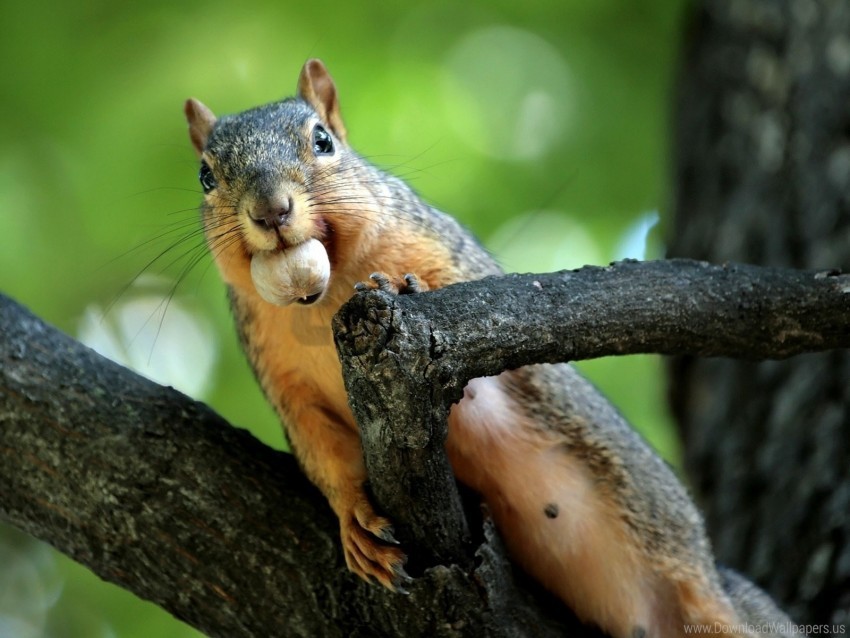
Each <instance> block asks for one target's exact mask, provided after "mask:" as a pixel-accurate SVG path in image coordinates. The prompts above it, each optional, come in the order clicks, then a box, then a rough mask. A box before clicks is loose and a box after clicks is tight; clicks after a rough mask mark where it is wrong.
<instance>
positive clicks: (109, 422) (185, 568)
mask: <svg viewBox="0 0 850 638" xmlns="http://www.w3.org/2000/svg"><path fill="white" fill-rule="evenodd" d="M0 335H2V338H0V517H2V518H3V519H4V520H6V521H8V522H9V523H11V524H12V525H14V526H16V527H18V528H20V529H22V530H24V531H26V532H28V533H30V534H32V535H33V536H35V537H36V538H40V539H42V540H45V541H47V542H49V543H50V544H52V545H53V546H54V547H56V548H57V549H59V550H60V551H62V552H64V553H65V554H67V555H69V556H70V557H72V558H74V559H75V560H77V561H79V562H80V563H82V564H84V565H86V566H87V567H89V568H90V569H92V570H93V571H94V572H95V573H97V574H98V575H99V576H101V577H102V578H104V579H105V580H109V581H111V582H114V583H116V584H118V585H120V586H121V587H124V588H126V589H128V590H129V591H132V592H133V593H135V594H137V595H138V596H141V597H142V598H146V599H148V600H151V601H153V602H154V603H156V604H158V605H160V606H161V607H162V608H164V609H166V610H167V611H169V612H171V613H172V614H174V615H175V616H177V617H178V618H180V619H182V620H184V621H186V622H188V623H189V624H191V625H193V626H195V627H197V628H198V629H200V630H201V631H203V632H205V633H207V634H208V635H210V636H222V637H227V638H233V637H239V636H262V637H263V638H265V637H267V636H287V637H289V636H305V637H310V638H314V637H315V636H330V637H332V636H352V635H369V636H388V637H394V638H395V637H397V636H405V635H409V636H424V635H434V636H451V637H457V636H471V637H477V636H538V635H539V636H556V635H559V636H562V635H565V632H566V635H575V636H581V635H585V636H589V635H593V633H592V632H590V631H589V630H587V629H585V628H582V627H579V626H578V625H577V623H576V621H574V620H573V621H572V629H571V630H570V629H568V627H569V626H568V625H565V624H563V622H562V621H555V620H552V618H553V617H556V616H555V615H557V616H560V617H561V618H563V617H566V618H569V614H567V613H565V612H564V610H563V608H562V607H560V606H559V605H556V604H553V603H552V601H547V603H546V604H548V606H549V608H550V611H548V612H547V613H548V615H547V614H545V613H543V612H542V611H541V605H540V603H539V602H537V601H536V600H535V599H534V597H533V595H532V594H529V593H527V592H524V591H522V590H520V589H517V587H516V586H515V584H514V580H513V571H512V569H511V567H510V566H509V564H508V563H507V562H506V560H505V559H504V554H503V552H502V550H501V546H500V543H499V542H498V538H496V537H495V535H494V534H493V533H492V530H491V529H490V528H485V529H484V534H485V535H486V536H487V538H486V540H484V542H483V544H482V545H481V546H480V547H479V548H478V552H477V556H478V560H477V565H478V566H477V568H476V569H475V570H472V569H469V570H461V569H459V568H458V567H456V566H449V567H439V568H437V569H434V570H430V571H429V572H428V573H427V574H425V575H424V576H423V577H421V578H419V579H417V581H416V583H415V584H414V585H413V586H412V587H411V588H410V591H411V593H410V595H409V596H401V595H398V594H392V593H390V592H388V591H386V590H384V589H382V588H379V587H375V586H370V585H367V584H366V583H363V582H361V581H360V580H358V579H357V578H356V577H353V576H351V575H350V574H349V573H348V571H347V570H346V568H345V565H344V561H343V560H342V556H341V552H340V548H339V541H338V533H339V532H338V523H337V521H336V518H335V517H334V515H333V514H332V513H331V511H330V510H329V508H328V506H327V505H326V503H325V500H324V497H323V496H322V495H321V494H319V493H318V491H317V490H315V488H314V487H313V486H312V485H311V484H310V483H309V482H308V481H307V480H306V479H305V478H304V477H303V475H302V474H301V472H300V471H299V470H298V468H297V467H296V465H295V462H294V459H293V458H292V457H291V456H290V455H288V454H283V453H279V452H275V451H274V450H271V449H269V448H267V447H266V446H264V445H262V444H261V443H259V442H258V441H257V440H256V439H254V438H253V437H252V436H251V435H250V434H249V433H248V432H246V431H244V430H240V429H237V428H234V427H232V426H230V425H229V424H227V423H226V422H224V421H223V420H222V419H221V418H220V417H218V416H217V415H216V414H215V413H213V412H212V411H211V410H210V409H209V408H207V407H206V406H204V405H203V404H200V403H197V402H195V401H192V400H191V399H189V398H188V397H186V396H184V395H182V394H180V393H179V392H176V391H174V390H172V389H170V388H164V387H162V386H159V385H157V384H155V383H152V382H150V381H147V380H145V379H143V378H141V377H139V376H138V375H136V374H134V373H133V372H131V371H129V370H127V369H125V368H122V367H120V366H118V365H116V364H114V363H112V362H110V361H108V360H106V359H104V358H102V357H100V356H99V355H97V354H96V353H94V352H93V351H91V350H89V349H88V348H86V347H85V346H83V345H81V344H79V343H77V342H76V341H74V340H73V339H70V338H69V337H67V336H65V335H64V334H62V333H60V332H59V331H57V330H55V329H53V328H51V327H49V326H47V325H45V324H44V323H43V322H41V321H40V320H39V319H38V318H36V317H34V316H33V315H32V314H30V313H29V312H27V311H26V310H25V309H23V308H22V307H21V306H19V305H17V304H16V303H14V302H13V301H11V300H10V299H8V298H6V297H3V296H2V295H0ZM433 514H434V515H435V516H439V513H438V512H434V513H433Z"/></svg>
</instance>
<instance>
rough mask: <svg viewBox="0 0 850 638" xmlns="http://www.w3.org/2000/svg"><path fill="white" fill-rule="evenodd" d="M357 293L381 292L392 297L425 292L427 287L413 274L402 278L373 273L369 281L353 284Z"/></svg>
mask: <svg viewBox="0 0 850 638" xmlns="http://www.w3.org/2000/svg"><path fill="white" fill-rule="evenodd" d="M354 289H355V290H356V291H357V292H364V291H366V290H382V291H384V292H388V293H390V294H392V295H412V294H415V293H417V292H425V291H426V290H428V286H427V285H426V284H425V283H424V282H422V281H421V280H420V279H419V277H417V276H416V275H414V274H411V273H407V274H406V275H404V276H403V277H389V276H388V275H386V274H384V273H382V272H373V273H372V274H371V275H369V281H358V282H357V283H356V284H354Z"/></svg>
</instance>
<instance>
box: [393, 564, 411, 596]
mask: <svg viewBox="0 0 850 638" xmlns="http://www.w3.org/2000/svg"><path fill="white" fill-rule="evenodd" d="M412 584H413V579H412V578H411V577H410V576H409V575H408V573H407V572H406V571H404V567H399V568H397V569H396V575H395V578H393V588H394V589H395V591H396V593H398V594H403V595H405V596H409V595H410V591H409V590H408V589H407V588H408V587H410V586H411V585H412Z"/></svg>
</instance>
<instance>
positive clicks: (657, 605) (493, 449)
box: [448, 373, 736, 638]
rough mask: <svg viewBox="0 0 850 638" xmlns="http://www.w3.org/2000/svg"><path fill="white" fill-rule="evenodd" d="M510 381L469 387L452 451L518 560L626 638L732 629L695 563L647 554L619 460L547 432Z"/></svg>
mask: <svg viewBox="0 0 850 638" xmlns="http://www.w3.org/2000/svg"><path fill="white" fill-rule="evenodd" d="M512 374H515V373H505V374H503V375H501V376H500V377H490V378H485V379H475V380H473V381H472V382H470V383H469V385H468V386H467V389H466V393H465V396H464V399H463V400H462V401H461V402H460V403H459V404H458V405H457V406H455V407H454V409H453V410H452V413H451V417H450V426H449V440H448V451H449V457H450V459H451V461H452V465H453V467H454V470H455V472H456V473H457V475H458V478H460V479H461V481H463V482H465V483H467V484H468V485H470V486H471V487H473V488H474V489H476V490H477V491H479V492H480V493H481V494H482V495H483V497H484V500H485V501H486V503H487V505H488V507H489V509H490V511H491V513H492V515H493V518H494V520H495V521H496V524H497V527H498V528H499V530H500V533H501V534H502V536H503V538H504V539H505V542H506V545H507V546H508V549H509V551H510V552H511V554H512V556H513V557H514V559H515V560H516V561H517V562H518V563H519V564H521V565H522V567H523V568H524V569H525V570H526V571H528V572H529V573H530V574H531V575H532V576H534V577H535V578H536V579H537V580H539V581H540V582H541V583H542V584H543V585H544V586H546V587H547V588H548V589H550V590H551V591H552V592H554V593H555V594H557V595H558V596H559V597H560V598H562V599H563V600H564V601H565V602H567V604H568V605H569V606H570V607H571V608H572V609H573V610H574V611H575V612H576V614H577V615H578V616H579V617H580V618H581V619H582V620H584V621H586V622H590V623H593V624H595V625H598V626H599V627H601V628H602V629H604V630H605V631H607V632H609V633H611V634H612V635H614V636H617V637H619V638H633V637H639V636H653V637H655V636H658V637H662V638H663V637H672V636H683V635H685V629H684V625H685V624H689V625H691V626H692V627H693V626H694V625H696V624H706V625H709V624H710V625H712V627H716V626H717V625H716V624H715V623H720V624H721V625H728V626H732V625H734V624H735V619H736V614H735V611H734V609H733V608H732V606H731V604H730V603H729V601H728V599H727V598H726V596H725V595H724V594H723V592H722V590H720V588H719V585H716V586H715V585H714V581H713V579H712V574H711V573H704V571H703V569H702V566H701V565H699V564H697V565H684V564H682V561H685V562H686V561H687V560H688V556H682V557H678V556H673V557H671V561H670V564H669V567H670V569H667V568H666V567H668V566H665V565H664V564H663V563H661V562H659V561H656V560H654V559H653V557H652V556H651V555H648V554H647V551H646V548H645V543H644V540H643V539H641V538H639V537H638V536H637V535H636V533H635V531H634V530H633V529H631V528H630V527H629V525H628V523H627V520H628V517H627V516H625V512H624V511H623V508H622V507H621V504H620V503H619V502H618V499H617V497H616V496H615V495H613V494H612V493H611V491H610V487H609V485H608V480H609V479H610V478H611V476H609V475H610V474H611V473H612V472H614V473H615V474H616V472H617V470H616V469H613V468H612V466H613V465H616V463H617V459H616V458H615V457H614V456H613V455H611V456H610V457H608V458H603V457H599V456H594V455H593V454H590V453H589V452H588V451H587V450H583V449H582V445H581V441H573V440H572V439H571V434H567V433H565V432H564V431H561V430H559V429H550V428H548V427H541V419H543V421H545V418H546V415H545V414H541V413H533V412H530V411H528V410H526V409H524V408H523V406H521V405H518V404H517V403H516V402H515V401H514V400H513V398H512V396H511V394H510V392H506V390H505V382H504V377H505V376H508V377H509V376H510V375H512ZM523 391H524V392H526V393H527V394H525V396H526V397H529V398H531V400H533V401H537V400H540V399H543V400H544V401H545V400H546V399H547V397H545V396H544V397H541V396H539V395H538V396H535V392H534V391H532V390H531V389H530V388H527V387H526V388H524V389H523ZM529 392H530V393H529ZM536 405H545V404H536ZM565 415H568V412H566V411H564V412H563V414H562V416H565ZM575 435H576V434H575V433H572V436H575ZM603 475H604V476H605V477H606V478H605V479H604V480H603V479H602V478H601V477H602V476H603ZM679 567H681V568H682V569H679ZM693 628H694V629H696V628H695V627H693ZM714 631H715V632H716V631H717V630H716V629H714ZM694 633H695V635H699V633H698V631H694Z"/></svg>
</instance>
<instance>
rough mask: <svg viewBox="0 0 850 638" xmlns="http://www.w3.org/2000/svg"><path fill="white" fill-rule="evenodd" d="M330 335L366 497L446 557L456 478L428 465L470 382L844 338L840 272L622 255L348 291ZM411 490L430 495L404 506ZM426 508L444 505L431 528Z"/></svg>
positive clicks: (795, 350) (456, 530) (849, 281)
mask: <svg viewBox="0 0 850 638" xmlns="http://www.w3.org/2000/svg"><path fill="white" fill-rule="evenodd" d="M334 332H335V334H336V336H337V349H338V350H339V352H340V360H341V361H342V365H343V375H344V377H345V379H346V388H347V389H348V393H349V400H350V402H351V406H352V409H353V411H354V414H355V417H356V418H357V422H358V424H359V426H360V433H361V438H362V440H363V448H364V455H365V458H366V465H367V468H368V470H369V476H370V477H371V484H372V489H373V492H374V494H375V497H376V500H377V501H378V503H379V504H380V505H381V507H382V508H383V509H384V510H385V511H386V512H387V513H388V514H389V515H390V517H391V518H392V519H393V520H394V521H395V522H396V523H397V525H398V526H399V527H400V529H401V530H402V531H403V533H404V535H403V537H404V538H405V539H406V540H407V541H408V542H409V543H411V544H412V545H414V546H416V547H427V548H429V551H430V555H432V556H455V555H456V554H457V552H458V551H459V550H458V548H459V547H462V544H463V539H464V533H465V529H466V526H465V521H464V520H463V515H462V512H460V511H459V508H458V506H457V503H458V496H457V491H456V489H455V486H454V483H453V482H452V481H450V480H449V479H448V478H447V477H446V475H445V473H444V472H443V471H442V470H440V471H436V472H435V470H434V468H435V467H438V468H442V467H444V466H446V465H447V461H446V459H445V453H444V451H443V447H442V446H443V442H444V441H445V437H446V433H447V427H446V419H447V416H448V411H449V408H450V407H451V405H452V404H453V403H454V402H456V401H458V400H459V399H460V397H461V396H462V393H463V388H464V386H466V384H467V383H468V382H469V381H470V380H471V379H474V378H478V377H483V376H490V375H495V374H499V373H500V372H502V371H503V370H506V369H513V368H518V367H521V366H523V365H529V364H533V363H554V362H560V361H576V360H581V359H591V358H595V357H602V356H608V355H621V354H637V353H661V354H693V355H701V356H728V357H738V358H748V359H765V358H784V357H790V356H792V355H795V354H799V353H802V352H813V351H819V350H827V349H832V348H846V347H848V346H850V275H841V274H839V273H838V272H803V271H796V270H790V269H776V268H763V267H758V266H748V265H742V264H726V265H722V266H717V265H710V264H708V263H705V262H697V261H690V260H683V259H682V260H668V261H655V262H633V261H626V262H620V263H617V264H613V265H611V266H609V267H605V268H598V267H585V268H582V269H580V270H577V271H563V272H559V273H553V274H546V275H507V276H504V277H490V278H487V279H484V280H481V281H475V282H468V283H462V284H457V285H454V286H448V287H446V288H442V289H440V290H436V291H433V292H429V293H428V294H422V295H408V296H392V295H389V294H387V293H379V292H372V293H369V294H359V295H355V296H354V297H353V298H352V299H351V300H350V301H349V302H348V303H347V304H345V306H343V307H342V309H341V310H340V312H339V313H338V314H337V316H336V318H335V321H334ZM390 417H391V418H390ZM411 493H415V494H417V500H416V501H415V502H417V503H418V502H424V503H427V504H428V506H427V507H411V499H410V494H411ZM433 511H441V512H444V513H445V517H444V518H443V519H441V521H440V523H439V526H438V527H437V530H438V533H436V534H435V533H432V530H433V529H434V527H433V525H432V524H431V523H430V521H429V517H430V513H431V512H433ZM423 553H425V552H423ZM437 562H439V561H437Z"/></svg>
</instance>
